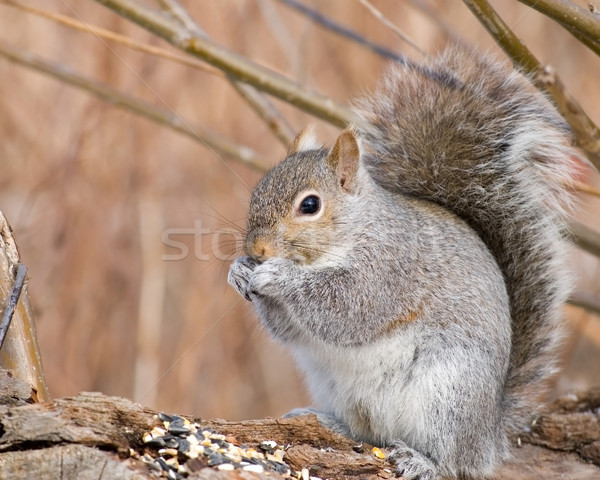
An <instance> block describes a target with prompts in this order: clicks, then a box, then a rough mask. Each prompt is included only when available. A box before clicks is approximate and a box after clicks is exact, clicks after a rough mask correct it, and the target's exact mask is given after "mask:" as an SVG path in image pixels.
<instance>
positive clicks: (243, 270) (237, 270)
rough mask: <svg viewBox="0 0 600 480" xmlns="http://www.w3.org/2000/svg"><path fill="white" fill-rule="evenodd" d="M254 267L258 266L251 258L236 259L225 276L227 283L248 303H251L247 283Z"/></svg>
mask: <svg viewBox="0 0 600 480" xmlns="http://www.w3.org/2000/svg"><path fill="white" fill-rule="evenodd" d="M256 265H258V264H257V263H256V261H255V260H254V259H252V258H251V257H240V258H236V259H235V261H234V262H233V263H232V264H231V267H230V268H229V274H228V275H227V282H228V283H229V284H230V285H231V286H232V287H233V288H235V289H236V291H237V292H238V293H239V294H240V295H242V296H243V297H244V298H245V299H246V300H248V301H249V302H251V301H252V298H251V297H250V292H249V290H248V283H249V282H250V277H251V275H252V272H253V271H254V269H255V268H256Z"/></svg>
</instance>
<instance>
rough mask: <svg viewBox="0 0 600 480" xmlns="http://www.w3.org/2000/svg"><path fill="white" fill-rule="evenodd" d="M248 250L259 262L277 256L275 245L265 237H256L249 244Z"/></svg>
mask: <svg viewBox="0 0 600 480" xmlns="http://www.w3.org/2000/svg"><path fill="white" fill-rule="evenodd" d="M248 250H249V252H248V253H249V255H250V256H251V257H252V258H254V259H256V260H258V261H259V262H262V261H264V260H266V259H268V258H271V257H274V256H275V250H274V248H273V246H272V245H271V243H270V242H268V241H267V240H265V239H264V238H257V239H255V240H254V242H253V243H252V244H251V245H249V249H248Z"/></svg>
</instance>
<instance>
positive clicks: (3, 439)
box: [0, 371, 600, 480]
mask: <svg viewBox="0 0 600 480" xmlns="http://www.w3.org/2000/svg"><path fill="white" fill-rule="evenodd" d="M29 393H30V391H29V389H28V388H27V385H26V384H24V383H23V382H20V381H19V380H17V379H15V378H12V377H10V376H9V375H8V374H7V373H6V372H2V371H0V399H1V400H2V402H3V403H5V404H4V405H0V478H2V479H7V480H13V479H29V478H44V479H57V480H58V479H61V480H63V479H84V480H86V479H94V480H96V479H99V478H115V479H126V480H143V479H156V478H157V476H156V473H160V472H154V473H153V471H152V467H151V466H149V465H148V464H147V463H145V462H144V461H142V457H143V456H144V454H150V455H152V456H157V454H158V453H157V449H156V448H149V447H148V445H146V444H145V443H144V441H143V435H144V433H146V432H149V431H151V430H152V428H153V427H155V426H159V425H162V422H161V421H160V420H159V419H158V418H156V414H157V412H155V411H153V410H150V409H148V408H144V407H142V406H140V405H138V404H135V403H133V402H131V401H129V400H126V399H123V398H119V397H110V396H106V395H102V394H100V393H81V394H79V395H77V396H75V397H71V398H63V399H57V400H54V401H52V402H46V403H27V402H31V398H29ZM599 406H600V389H594V390H589V391H587V392H584V393H580V394H577V395H570V396H567V397H565V398H562V399H560V400H559V401H557V402H556V403H555V404H553V405H551V406H550V408H549V409H548V412H547V413H546V414H545V415H543V416H541V417H540V418H539V419H538V421H537V422H536V423H535V425H534V426H533V427H532V429H531V431H530V432H528V433H527V434H524V435H523V436H522V437H521V443H522V447H521V448H514V450H513V457H514V458H513V460H512V461H511V462H509V463H507V464H506V465H505V466H504V467H503V468H502V469H501V471H500V472H499V474H498V478H510V479H515V480H524V479H533V478H544V479H549V480H554V479H556V480H558V479H564V478H569V479H575V478H576V479H578V480H587V479H589V480H592V479H598V478H600V458H599V457H598V455H597V454H598V445H599V444H600V431H599V430H598V428H599V425H600V418H599V417H600V410H599ZM186 418H189V419H190V420H191V421H192V422H194V421H195V422H198V423H199V424H200V425H201V426H202V428H203V429H205V428H206V429H212V430H213V431H216V432H219V433H221V434H223V435H225V436H226V438H227V441H229V442H232V443H235V444H236V445H245V446H248V447H252V448H255V449H257V450H258V448H259V444H260V443H261V442H263V441H265V440H274V441H275V442H277V443H278V444H279V445H285V446H286V451H285V456H284V461H285V462H287V464H288V465H289V466H290V469H291V471H292V474H295V472H301V471H302V470H306V471H307V472H308V473H309V474H310V475H311V476H315V477H319V478H323V479H325V478H330V479H341V480H344V479H367V480H375V479H382V478H392V477H393V474H392V471H393V466H392V465H390V464H389V463H388V462H387V461H386V460H385V459H379V458H377V457H376V456H375V455H373V453H372V451H371V446H370V445H366V444H364V445H362V446H359V445H357V442H354V441H352V440H350V439H347V438H345V437H342V436H339V435H337V434H335V433H333V432H331V431H329V430H327V429H324V428H323V427H321V426H320V424H319V423H318V422H317V421H316V418H315V417H314V416H306V417H296V418H289V419H281V418H278V419H274V418H265V419H260V420H247V421H241V422H230V421H226V420H202V419H199V418H195V419H194V418H193V417H186ZM179 460H180V462H181V463H185V465H186V466H187V468H188V470H189V472H190V474H189V476H188V477H187V478H189V479H195V480H206V479H209V480H222V479H223V480H225V479H242V480H266V479H271V480H278V479H279V480H281V479H285V478H288V479H289V478H290V477H289V476H286V475H281V474H278V473H275V472H269V473H268V474H267V473H256V472H249V471H243V470H240V469H237V470H233V471H219V470H217V469H216V467H210V466H208V462H207V461H206V460H203V459H201V458H198V459H195V460H191V459H187V458H183V456H182V455H180V456H179Z"/></svg>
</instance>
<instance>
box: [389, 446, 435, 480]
mask: <svg viewBox="0 0 600 480" xmlns="http://www.w3.org/2000/svg"><path fill="white" fill-rule="evenodd" d="M389 460H390V461H391V462H392V463H394V464H396V473H397V474H398V475H401V476H402V478H405V479H406V480H436V479H437V478H438V476H437V471H436V468H435V465H434V464H433V462H432V461H431V460H429V459H428V458H427V457H426V456H425V455H423V454H421V453H419V452H417V451H416V450H414V449H412V448H410V447H409V446H407V445H406V444H405V443H404V442H400V441H399V442H396V443H394V448H393V450H392V453H390V456H389Z"/></svg>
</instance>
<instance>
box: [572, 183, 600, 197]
mask: <svg viewBox="0 0 600 480" xmlns="http://www.w3.org/2000/svg"><path fill="white" fill-rule="evenodd" d="M570 186H571V188H572V189H573V190H574V191H576V192H580V193H584V194H586V195H590V196H592V197H598V198H600V190H598V189H597V188H594V187H592V186H591V185H588V184H586V183H581V182H572V184H571V185H570Z"/></svg>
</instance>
